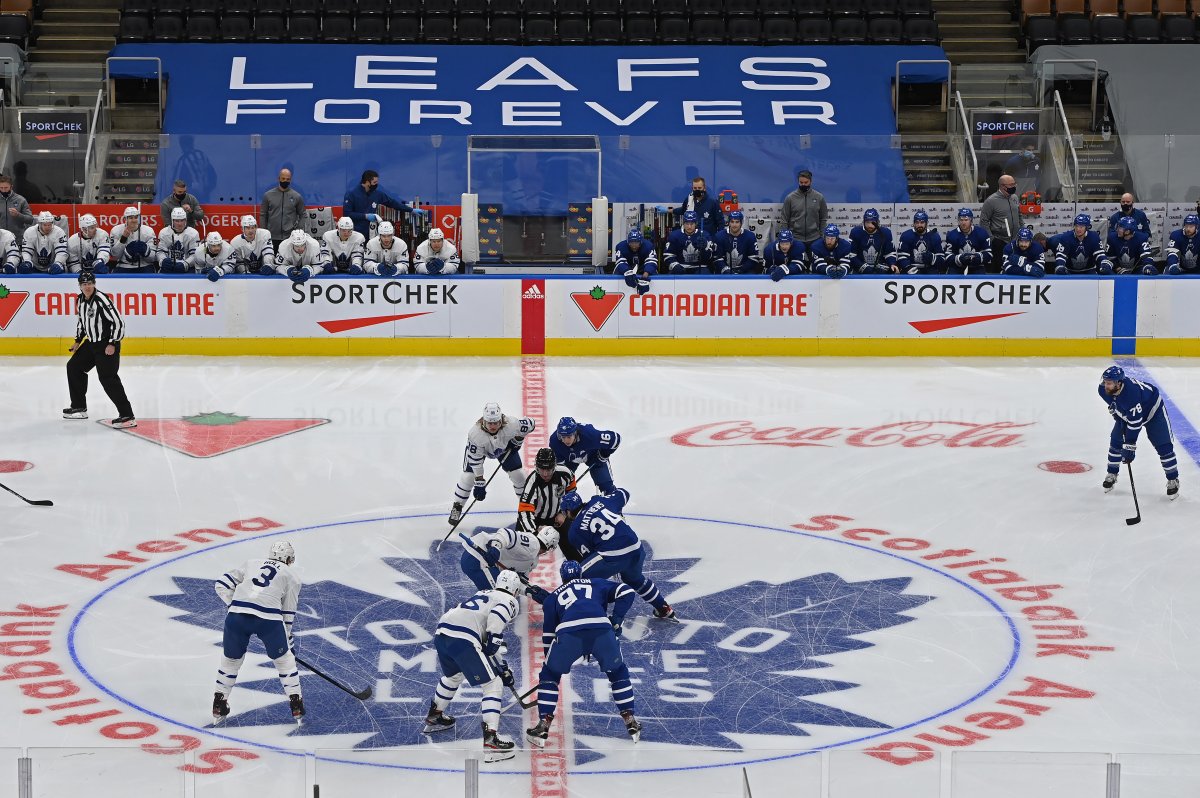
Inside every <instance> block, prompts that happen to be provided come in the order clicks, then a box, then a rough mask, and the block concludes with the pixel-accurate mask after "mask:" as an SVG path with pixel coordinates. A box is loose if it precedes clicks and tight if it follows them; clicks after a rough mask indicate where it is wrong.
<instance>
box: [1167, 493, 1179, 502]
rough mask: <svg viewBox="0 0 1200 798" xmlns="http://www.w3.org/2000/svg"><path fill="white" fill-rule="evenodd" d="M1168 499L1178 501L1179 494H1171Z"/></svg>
mask: <svg viewBox="0 0 1200 798" xmlns="http://www.w3.org/2000/svg"><path fill="white" fill-rule="evenodd" d="M1167 498H1168V499H1170V500H1171V501H1175V500H1176V499H1178V498H1179V494H1178V493H1172V494H1171V495H1170V496H1168V497H1167Z"/></svg>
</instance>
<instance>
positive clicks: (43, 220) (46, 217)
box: [37, 211, 54, 224]
mask: <svg viewBox="0 0 1200 798" xmlns="http://www.w3.org/2000/svg"><path fill="white" fill-rule="evenodd" d="M37 223H38V224H54V214H52V213H50V211H42V212H41V213H39V214H38V218H37Z"/></svg>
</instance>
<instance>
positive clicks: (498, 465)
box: [434, 446, 516, 552]
mask: <svg viewBox="0 0 1200 798" xmlns="http://www.w3.org/2000/svg"><path fill="white" fill-rule="evenodd" d="M514 451H516V450H515V449H513V448H512V447H511V446H509V447H507V448H505V450H504V456H503V457H500V458H498V460H499V462H497V463H496V469H495V470H494V471H492V475H491V476H490V477H488V478H487V482H485V483H483V489H484V490H487V486H488V485H491V484H492V480H493V479H495V478H496V475H497V474H499V473H500V468H501V466H503V465H504V461H505V460H507V459H508V456H509V455H510V454H512V453H513V452H514ZM476 501H478V500H477V499H471V503H470V504H468V505H467V506H466V509H464V510H463V514H462V515H461V516H459V519H458V520H457V521H455V522H454V523H453V524H452V525H451V527H450V531H449V532H447V533H446V537H444V538H442V542H441V543H439V544H437V548H435V549H434V551H435V552H436V551H441V550H442V543H445V542H446V541H447V540H449V539H450V536H451V535H453V534H454V530H456V529H458V525H459V524H461V523H462V521H463V519H464V518H466V517H467V513H469V512H471V508H472V507H474V506H475V502H476Z"/></svg>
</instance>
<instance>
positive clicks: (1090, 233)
mask: <svg viewBox="0 0 1200 798" xmlns="http://www.w3.org/2000/svg"><path fill="white" fill-rule="evenodd" d="M1050 249H1051V251H1052V252H1053V253H1054V273H1055V274H1096V273H1099V274H1112V273H1113V265H1112V261H1110V260H1109V259H1108V255H1107V254H1106V253H1105V252H1104V247H1103V246H1101V244H1100V236H1099V234H1098V233H1096V232H1095V231H1094V230H1092V217H1090V216H1088V215H1087V214H1086V213H1081V214H1079V215H1078V216H1076V217H1075V224H1074V225H1073V226H1072V227H1071V229H1070V230H1067V231H1066V232H1064V233H1059V234H1058V235H1056V236H1055V237H1054V238H1052V239H1050Z"/></svg>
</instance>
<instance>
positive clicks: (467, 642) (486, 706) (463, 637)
mask: <svg viewBox="0 0 1200 798" xmlns="http://www.w3.org/2000/svg"><path fill="white" fill-rule="evenodd" d="M520 590H521V580H520V577H518V576H517V574H516V573H515V572H513V571H501V572H500V575H499V576H497V577H496V587H495V588H493V589H491V590H481V591H479V592H478V593H476V594H475V595H473V596H471V597H470V598H469V599H467V600H466V601H464V602H463V603H461V604H459V605H458V606H457V607H452V608H450V609H449V610H447V611H446V613H445V614H444V615H442V617H441V618H440V619H438V625H437V632H436V634H434V637H433V646H434V648H435V649H436V650H437V655H438V664H439V665H440V666H441V669H442V678H441V679H440V680H439V681H438V685H437V688H436V689H435V690H434V693H433V699H432V700H431V701H430V702H429V712H428V713H427V714H426V716H425V726H424V727H423V728H422V729H421V732H422V733H423V734H436V733H437V732H441V731H445V730H447V729H450V728H453V726H454V718H453V717H451V716H450V715H447V714H446V711H445V710H446V707H447V706H449V704H450V702H451V701H453V700H454V694H455V693H457V692H458V688H459V686H460V685H461V684H462V683H463V682H464V681H466V682H467V683H468V684H470V685H471V686H472V687H478V688H480V689H481V690H482V691H483V697H482V699H480V702H479V711H480V714H481V715H482V716H483V753H484V757H483V760H484V761H485V762H501V761H503V760H505V759H512V758H513V757H514V756H515V755H516V751H515V750H514V749H515V747H516V746H515V744H514V743H513V741H512V740H509V739H507V738H504V737H501V736H500V735H499V734H497V733H496V730H497V729H498V728H499V726H500V694H501V693H502V692H503V688H504V687H505V686H507V687H509V688H510V689H511V688H512V687H513V685H514V683H515V680H514V677H513V672H512V669H511V668H509V667H508V665H507V663H505V662H504V660H503V659H500V658H498V657H499V656H500V655H501V652H502V650H503V648H504V630H505V629H507V628H508V625H509V624H510V623H512V622H513V618H515V617H516V615H517V608H518V603H517V594H518V593H519V592H520Z"/></svg>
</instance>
